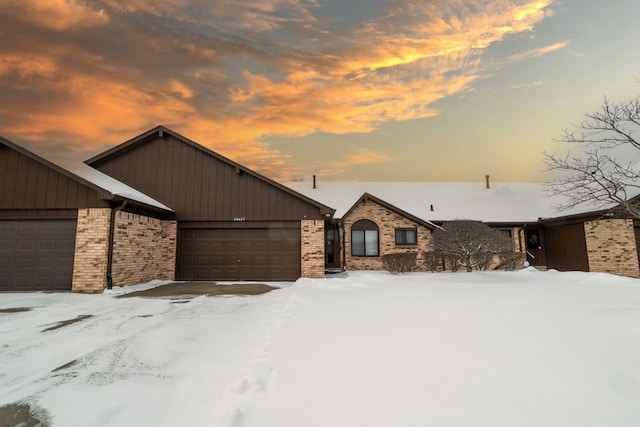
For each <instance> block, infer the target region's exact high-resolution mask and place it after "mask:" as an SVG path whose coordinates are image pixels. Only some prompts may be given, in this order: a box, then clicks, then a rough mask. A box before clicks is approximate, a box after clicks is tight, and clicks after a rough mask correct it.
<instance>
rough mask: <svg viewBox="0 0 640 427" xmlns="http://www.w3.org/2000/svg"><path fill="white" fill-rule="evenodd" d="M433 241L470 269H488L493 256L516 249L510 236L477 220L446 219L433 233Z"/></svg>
mask: <svg viewBox="0 0 640 427" xmlns="http://www.w3.org/2000/svg"><path fill="white" fill-rule="evenodd" d="M433 240H434V246H435V249H436V250H438V251H442V252H444V253H446V254H448V255H449V257H450V259H451V260H453V262H454V263H458V264H459V265H460V266H462V267H464V268H466V270H467V271H473V269H474V268H481V269H485V268H487V266H488V262H489V261H488V260H490V259H491V258H492V257H493V255H495V254H499V253H501V252H506V251H512V250H513V242H512V241H511V239H509V238H508V237H507V236H506V235H504V234H503V233H501V232H500V231H498V230H496V229H494V228H491V227H489V226H488V225H486V224H483V223H481V222H478V221H451V222H447V223H445V224H444V225H443V227H442V229H439V230H436V231H435V232H434V233H433ZM452 270H454V271H455V269H454V268H452Z"/></svg>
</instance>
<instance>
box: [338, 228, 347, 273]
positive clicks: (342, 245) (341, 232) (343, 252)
mask: <svg viewBox="0 0 640 427" xmlns="http://www.w3.org/2000/svg"><path fill="white" fill-rule="evenodd" d="M338 236H339V237H340V248H341V249H342V250H341V251H340V256H341V257H342V271H346V270H347V247H346V245H345V241H344V226H343V224H342V219H340V222H338Z"/></svg>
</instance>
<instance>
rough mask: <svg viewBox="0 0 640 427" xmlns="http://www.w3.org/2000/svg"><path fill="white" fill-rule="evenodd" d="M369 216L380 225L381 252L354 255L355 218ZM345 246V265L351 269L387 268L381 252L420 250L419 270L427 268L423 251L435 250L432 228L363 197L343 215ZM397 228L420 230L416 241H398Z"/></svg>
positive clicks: (356, 219) (359, 218)
mask: <svg viewBox="0 0 640 427" xmlns="http://www.w3.org/2000/svg"><path fill="white" fill-rule="evenodd" d="M361 219H368V220H370V221H373V222H374V223H375V224H376V225H377V226H378V239H379V244H380V254H379V255H380V256H377V257H360V256H352V255H351V227H352V226H353V224H354V223H355V222H356V221H359V220H361ZM343 222H344V230H345V233H344V250H345V258H346V260H345V261H346V267H347V269H348V270H384V266H383V265H382V255H384V254H390V253H403V252H417V253H418V262H417V268H416V270H418V271H425V270H426V267H425V265H424V262H423V258H422V253H423V252H424V251H430V250H433V239H432V235H431V230H429V229H428V228H426V227H424V226H421V225H418V224H417V223H415V222H413V221H411V220H410V219H408V218H405V217H403V216H400V215H398V214H397V213H395V212H393V211H390V210H389V209H387V208H385V207H384V206H381V205H379V204H377V203H375V202H374V201H372V200H363V201H362V202H360V204H359V205H358V206H356V207H355V208H354V209H353V210H352V211H351V213H350V214H349V216H348V217H346V218H344V220H343ZM396 228H416V229H417V232H418V244H417V245H410V246H409V245H401V246H400V245H396V243H395V230H396Z"/></svg>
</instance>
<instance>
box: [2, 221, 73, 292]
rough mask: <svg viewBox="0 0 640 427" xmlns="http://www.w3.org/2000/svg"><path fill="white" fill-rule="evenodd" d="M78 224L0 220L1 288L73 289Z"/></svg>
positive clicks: (16, 289)
mask: <svg viewBox="0 0 640 427" xmlns="http://www.w3.org/2000/svg"><path fill="white" fill-rule="evenodd" d="M76 224H77V221H76V220H72V219H69V220H66V219H65V220H57V219H56V220H16V221H0V291H70V290H71V280H72V276H73V254H74V244H75V237H76Z"/></svg>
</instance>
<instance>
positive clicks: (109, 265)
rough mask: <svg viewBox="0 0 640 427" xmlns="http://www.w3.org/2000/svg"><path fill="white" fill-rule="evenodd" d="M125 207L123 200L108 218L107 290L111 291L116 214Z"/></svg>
mask: <svg viewBox="0 0 640 427" xmlns="http://www.w3.org/2000/svg"><path fill="white" fill-rule="evenodd" d="M126 207H127V201H126V200H124V201H123V202H122V204H121V205H120V206H118V207H117V208H114V209H112V210H111V215H110V217H109V247H108V248H107V289H113V277H112V276H111V272H112V265H113V243H114V240H115V234H116V233H115V228H116V213H118V212H120V211H121V210H123V209H124V208H126Z"/></svg>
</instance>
